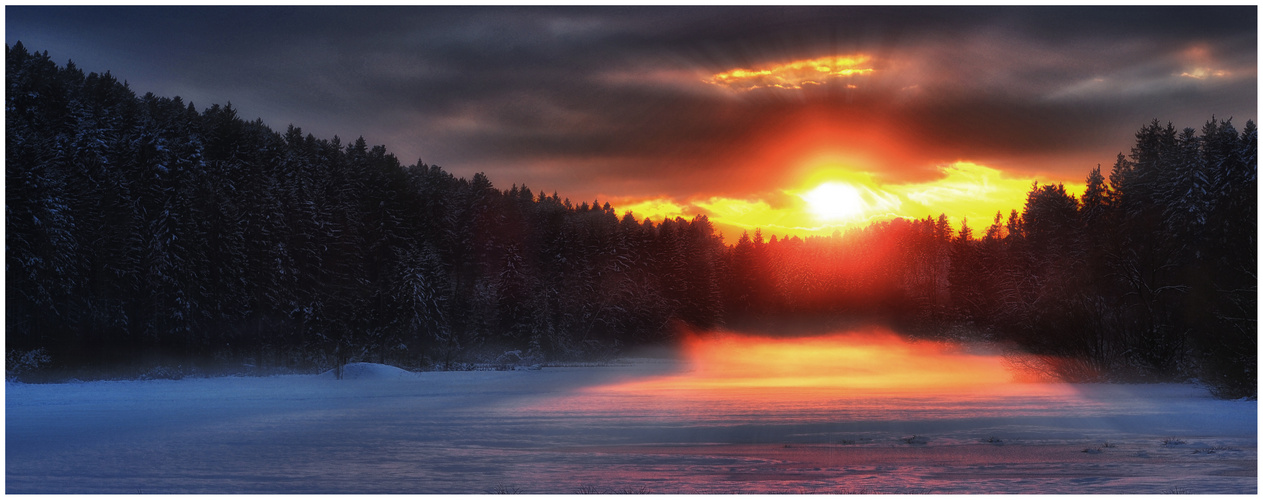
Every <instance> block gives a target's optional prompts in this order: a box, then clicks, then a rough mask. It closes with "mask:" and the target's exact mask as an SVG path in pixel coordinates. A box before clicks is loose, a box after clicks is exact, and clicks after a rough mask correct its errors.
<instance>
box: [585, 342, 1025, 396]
mask: <svg viewBox="0 0 1263 500" xmlns="http://www.w3.org/2000/svg"><path fill="white" fill-rule="evenodd" d="M684 352H685V355H686V359H687V366H688V370H687V371H686V372H684V373H681V374H678V375H672V376H666V377H659V378H653V379H649V380H644V381H636V382H629V383H624V384H620V385H618V386H615V387H609V388H605V389H607V390H608V389H613V390H622V391H635V392H643V391H664V390H666V391H680V390H683V391H714V390H724V389H752V388H762V389H780V388H800V389H836V390H844V391H869V390H880V391H882V392H909V391H911V392H917V391H927V390H930V391H938V390H943V389H957V390H963V389H971V388H983V387H994V386H996V385H1000V384H1005V383H1008V382H1011V381H1012V379H1013V377H1012V375H1010V373H1009V372H1008V371H1007V370H1006V369H1005V368H1004V366H1003V364H1002V362H1001V357H1000V356H998V355H993V354H987V353H978V352H971V351H970V350H969V349H966V348H965V347H964V346H961V345H959V344H949V343H943V342H931V341H915V342H914V341H909V340H905V339H903V338H901V337H899V336H897V335H895V334H894V333H892V332H890V331H889V330H883V329H874V330H871V331H867V332H863V333H839V334H832V335H827V336H820V337H806V338H771V337H749V336H742V335H735V334H722V335H714V336H706V337H701V336H693V337H689V338H688V339H687V340H686V341H685V342H684Z"/></svg>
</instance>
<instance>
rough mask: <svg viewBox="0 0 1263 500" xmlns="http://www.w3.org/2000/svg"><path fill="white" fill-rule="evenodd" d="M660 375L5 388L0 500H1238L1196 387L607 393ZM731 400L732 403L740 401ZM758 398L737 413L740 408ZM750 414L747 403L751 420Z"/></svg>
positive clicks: (1244, 469) (1252, 479) (1239, 412)
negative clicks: (684, 497) (705, 499)
mask: <svg viewBox="0 0 1263 500" xmlns="http://www.w3.org/2000/svg"><path fill="white" fill-rule="evenodd" d="M674 368H675V367H674V365H672V364H671V363H668V362H662V361H657V362H651V361H646V362H638V363H633V364H628V365H622V366H611V367H590V368H545V369H543V370H536V371H501V372H427V373H409V372H405V371H403V370H398V369H395V368H391V367H385V366H381V365H372V364H354V365H350V366H348V367H347V379H346V380H334V379H333V377H332V374H328V373H326V374H322V375H290V376H277V377H267V378H240V377H225V378H208V379H185V380H148V381H103V382H89V383H65V384H47V385H34V384H21V383H8V384H6V386H5V388H6V394H5V409H6V412H7V414H6V419H5V436H6V442H5V453H6V463H5V473H6V474H5V487H6V492H7V493H123V494H135V493H409V494H410V493H494V492H520V493H576V492H597V493H620V492H653V493H744V492H750V493H812V492H819V493H855V492H875V493H1171V492H1174V493H1256V492H1257V403H1256V402H1255V401H1244V400H1243V401H1223V400H1216V399H1213V398H1211V397H1209V396H1208V395H1207V393H1206V391H1205V390H1204V389H1202V388H1200V387H1198V386H1194V385H1082V386H1050V385H1042V384H1033V385H1017V386H1012V387H1009V388H1007V389H1003V390H1001V389H997V390H996V391H994V392H989V393H982V394H978V393H973V394H947V393H944V394H921V395H909V394H903V395H883V394H877V393H863V394H859V393H857V394H839V393H837V392H836V391H834V392H833V393H828V394H824V393H820V392H819V391H816V392H811V391H806V392H801V393H800V392H796V391H794V390H787V389H778V390H777V391H776V392H775V393H773V394H761V395H745V394H740V393H737V392H732V393H722V394H717V393H692V392H687V391H681V392H670V391H667V392H661V393H641V392H635V391H620V390H612V389H609V388H610V387H612V385H611V384H616V383H619V382H623V381H629V380H639V379H642V378H644V377H647V376H652V375H655V374H663V373H667V372H669V371H670V370H672V369H674ZM747 396H749V397H747ZM750 398H755V399H750ZM756 401H757V402H756Z"/></svg>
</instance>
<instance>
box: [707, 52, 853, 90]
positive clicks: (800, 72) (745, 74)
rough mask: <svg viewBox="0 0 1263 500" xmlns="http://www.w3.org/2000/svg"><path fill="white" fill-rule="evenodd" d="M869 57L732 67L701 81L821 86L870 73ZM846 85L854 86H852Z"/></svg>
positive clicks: (735, 86) (739, 86)
mask: <svg viewBox="0 0 1263 500" xmlns="http://www.w3.org/2000/svg"><path fill="white" fill-rule="evenodd" d="M871 59H872V58H871V57H869V56H866V55H863V54H857V55H853V56H834V57H822V58H819V59H804V60H799V61H793V62H790V63H786V64H781V65H776V66H771V67H768V68H763V69H746V68H738V69H733V70H730V71H726V72H723V73H716V74H714V75H712V76H711V77H710V79H709V80H703V81H704V82H706V83H709V84H712V85H718V86H721V87H727V88H729V89H732V90H737V91H745V90H754V89H759V88H779V89H800V88H802V86H803V85H821V84H823V83H824V82H825V81H827V80H829V79H831V78H838V77H851V76H856V75H867V74H869V73H872V72H873V71H874V69H873V68H871V67H864V65H866V64H868V62H869V61H870V60H871ZM847 87H848V88H855V86H854V85H848V86H847Z"/></svg>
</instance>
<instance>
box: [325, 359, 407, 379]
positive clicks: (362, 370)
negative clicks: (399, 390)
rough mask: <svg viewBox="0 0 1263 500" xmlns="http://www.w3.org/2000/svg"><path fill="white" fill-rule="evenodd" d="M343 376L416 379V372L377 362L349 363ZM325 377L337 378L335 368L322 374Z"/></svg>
mask: <svg viewBox="0 0 1263 500" xmlns="http://www.w3.org/2000/svg"><path fill="white" fill-rule="evenodd" d="M342 370H343V371H342V378H343V379H344V380H361V379H362V380H392V379H408V378H411V379H415V378H417V375H418V374H416V373H413V372H410V371H408V370H405V369H403V368H396V367H394V366H387V365H382V364H377V363H348V364H347V365H346V366H344V367H342ZM320 376H321V377H324V378H327V379H328V378H337V377H336V376H335V375H334V373H333V370H329V371H327V372H324V373H322V374H320Z"/></svg>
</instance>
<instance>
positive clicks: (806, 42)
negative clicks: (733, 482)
mask: <svg viewBox="0 0 1263 500" xmlns="http://www.w3.org/2000/svg"><path fill="white" fill-rule="evenodd" d="M1257 22H1258V13H1257V7H1256V6H1253V5H1246V6H1235V7H1234V6H1229V7H1213V8H1212V7H1056V6H1054V7H969V8H965V7H947V6H938V7H795V8H786V7H691V8H680V7H482V6H465V7H423V6H390V7H335V6H323V7H243V6H235V7H204V6H203V7H153V6H133V7H82V6H80V7H65V6H61V7H34V6H7V7H6V8H5V42H6V43H7V44H9V45H13V44H14V43H16V42H18V41H21V42H22V43H23V45H25V46H26V47H27V48H28V49H29V50H35V51H45V50H46V51H48V53H49V55H50V56H51V57H52V58H53V60H54V61H56V62H58V63H59V64H64V63H65V62H66V61H68V60H69V61H74V63H75V64H76V65H77V66H78V67H80V68H81V69H83V70H84V71H86V72H93V71H95V72H105V71H110V72H111V73H112V74H113V75H114V76H116V77H118V78H120V79H122V80H126V81H127V82H128V83H129V85H130V86H131V88H132V90H133V91H135V92H137V93H138V94H141V95H143V94H144V93H146V92H153V93H154V94H156V95H160V96H167V97H174V96H180V97H181V98H183V99H184V100H185V101H186V102H187V101H191V102H193V103H195V105H196V106H197V107H198V108H199V109H204V108H206V107H209V106H210V105H211V104H223V103H228V102H231V103H232V105H233V107H234V108H236V109H237V110H238V114H239V116H241V117H242V118H245V119H248V120H252V119H254V118H256V117H257V118H260V119H262V120H263V121H264V122H265V123H266V124H268V125H269V126H270V127H272V128H273V129H274V130H278V131H284V130H285V128H286V127H287V126H288V125H290V124H293V125H295V126H297V127H300V128H301V129H302V130H303V131H304V132H307V133H311V134H314V135H315V136H316V137H319V138H326V139H331V138H332V137H333V136H335V135H337V136H339V137H340V138H342V139H343V142H344V143H345V142H346V141H347V140H353V139H354V138H357V137H364V139H365V140H366V141H368V142H369V143H370V144H374V145H376V144H382V145H385V146H386V147H387V149H388V150H389V151H390V152H392V153H394V154H395V155H396V156H397V157H398V158H399V159H400V161H401V162H403V163H404V164H405V165H408V164H413V163H416V162H417V161H421V162H424V163H426V164H429V165H439V166H441V167H443V168H444V169H445V170H447V171H449V172H452V173H453V174H455V175H457V176H459V177H467V178H468V177H471V176H472V175H473V174H475V173H477V172H485V173H486V174H487V175H488V177H489V178H490V179H491V180H492V182H493V183H495V185H496V187H499V188H502V189H508V188H509V187H510V186H512V185H518V186H522V185H525V186H527V187H529V188H531V189H532V190H534V191H535V192H539V191H545V192H547V193H549V194H551V193H553V192H556V193H558V194H559V195H561V196H562V197H565V198H569V199H571V200H573V201H574V203H575V204H578V203H580V202H583V201H587V202H591V200H594V199H599V200H600V201H601V202H602V203H605V202H609V203H610V204H611V205H613V206H614V207H615V209H616V210H617V211H618V212H619V213H620V214H621V213H623V212H624V211H625V210H631V211H632V212H633V213H634V214H635V215H636V216H637V217H638V218H641V217H652V218H654V219H660V218H662V217H676V216H682V217H685V218H692V217H693V216H695V215H699V214H704V215H707V216H708V217H709V218H710V220H711V221H712V222H714V223H715V224H716V226H717V227H718V228H719V230H721V231H723V233H724V235H725V237H726V239H728V240H729V241H732V240H734V239H735V238H736V237H737V236H739V234H740V232H742V231H746V230H750V231H752V230H753V229H754V228H755V227H761V228H762V229H763V233H764V234H765V235H771V234H780V235H789V234H794V235H804V236H805V235H811V234H829V233H831V232H832V231H834V230H836V229H840V228H841V229H845V228H846V227H849V226H855V225H859V224H865V223H867V222H869V221H872V220H878V219H884V218H889V217H895V216H901V217H917V218H923V217H925V216H927V215H930V216H937V215H938V214H940V213H945V214H947V215H948V216H949V217H950V218H951V220H952V221H953V224H954V225H957V226H958V225H959V222H960V220H961V219H962V218H968V220H969V221H970V226H971V227H973V228H975V234H977V233H978V231H977V229H980V228H985V227H986V226H987V225H989V224H990V223H991V219H992V217H993V216H994V214H995V213H996V212H997V211H1001V212H1003V213H1005V214H1008V212H1009V210H1012V209H1017V210H1019V212H1020V210H1021V208H1022V207H1021V205H1022V203H1023V202H1024V200H1025V193H1026V192H1027V191H1029V189H1030V187H1031V184H1032V183H1033V182H1040V183H1064V184H1065V185H1066V187H1067V188H1068V190H1069V191H1071V192H1072V193H1078V192H1081V190H1082V183H1083V181H1084V179H1085V178H1086V176H1087V174H1088V172H1089V170H1090V169H1091V168H1093V167H1095V166H1096V165H1097V164H1100V165H1101V168H1102V169H1103V171H1104V172H1105V173H1106V174H1107V175H1108V170H1109V168H1110V166H1111V165H1112V164H1113V162H1114V159H1115V156H1116V155H1117V154H1118V153H1120V152H1123V153H1127V152H1128V151H1129V149H1130V147H1131V145H1132V143H1133V142H1134V138H1135V133H1136V131H1137V130H1138V129H1139V128H1140V127H1141V126H1143V125H1145V124H1147V123H1149V122H1150V121H1152V120H1154V119H1157V120H1159V121H1160V122H1162V123H1166V122H1171V123H1172V124H1174V125H1175V126H1176V127H1177V128H1183V127H1194V128H1199V129H1200V127H1201V125H1202V124H1204V123H1205V122H1206V121H1207V120H1209V119H1210V118H1211V117H1212V116H1213V117H1216V118H1219V119H1224V118H1229V117H1231V118H1232V119H1233V123H1234V125H1236V126H1237V127H1238V129H1240V128H1242V127H1243V126H1244V125H1245V122H1246V121H1247V120H1257V108H1258V75H1257V61H1258V53H1257V47H1258V25H1257Z"/></svg>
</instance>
